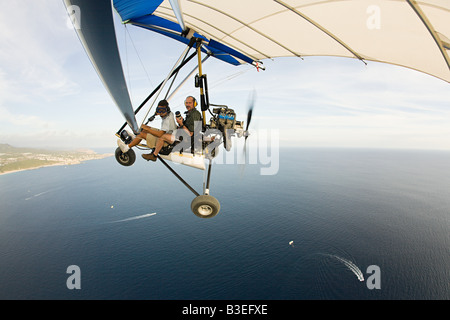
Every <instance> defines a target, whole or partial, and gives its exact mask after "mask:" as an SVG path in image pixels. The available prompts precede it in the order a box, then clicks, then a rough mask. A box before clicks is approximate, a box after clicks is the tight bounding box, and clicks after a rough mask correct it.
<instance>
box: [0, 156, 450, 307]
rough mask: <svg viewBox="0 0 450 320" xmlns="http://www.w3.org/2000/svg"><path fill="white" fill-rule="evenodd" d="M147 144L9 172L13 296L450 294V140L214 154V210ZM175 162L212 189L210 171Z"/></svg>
mask: <svg viewBox="0 0 450 320" xmlns="http://www.w3.org/2000/svg"><path fill="white" fill-rule="evenodd" d="M139 153H140V152H139V151H138V158H137V161H136V163H135V164H134V165H133V166H131V167H122V166H120V165H119V164H118V163H117V162H116V161H115V159H114V157H110V158H106V159H101V160H93V161H88V162H86V163H83V164H80V165H73V166H59V167H47V168H41V169H37V170H30V171H23V172H17V173H12V174H6V175H2V176H0V299H168V300H178V299H202V300H203V299H207V300H209V299H212V300H214V299H225V300H234V299H255V300H266V299H267V300H268V299H270V300H281V299H291V300H303V299H439V300H440V299H445V300H448V299H450V250H449V248H450V232H449V231H450V153H449V152H439V151H390V150H362V149H361V150H356V149H354V150H352V149H302V148H299V149H281V150H280V163H279V172H278V174H276V175H272V176H265V175H261V174H260V172H261V167H262V166H263V165H257V164H253V165H246V166H245V167H243V166H242V165H237V164H236V165H231V164H222V165H215V166H214V167H213V171H212V178H211V194H212V195H214V196H215V197H216V198H218V199H219V200H220V203H221V211H220V213H219V214H218V215H217V216H216V217H214V218H212V219H200V218H198V217H196V216H195V215H194V214H193V213H192V212H191V210H190V203H191V201H192V200H193V198H194V195H193V194H192V193H191V192H190V191H189V190H188V189H187V188H186V187H185V186H184V185H182V184H181V183H179V181H178V180H177V179H176V178H175V177H174V176H173V175H171V174H170V172H168V171H167V170H166V168H164V166H163V165H162V164H161V163H158V162H157V163H151V162H146V161H143V160H142V159H141V158H140V154H139ZM175 168H176V170H178V171H179V173H180V174H181V175H182V176H183V177H184V178H185V179H186V180H187V181H189V182H190V183H191V184H192V185H193V187H194V188H196V189H197V191H199V192H201V191H202V181H203V172H202V171H199V170H197V169H192V168H188V167H181V166H175ZM74 265H75V266H78V267H79V270H80V274H79V275H80V277H79V280H80V281H79V284H80V286H81V287H80V289H72V290H70V289H69V288H68V286H67V282H68V279H69V277H71V275H72V273H71V272H69V273H68V272H67V269H68V267H69V266H74ZM374 270H375V271H374Z"/></svg>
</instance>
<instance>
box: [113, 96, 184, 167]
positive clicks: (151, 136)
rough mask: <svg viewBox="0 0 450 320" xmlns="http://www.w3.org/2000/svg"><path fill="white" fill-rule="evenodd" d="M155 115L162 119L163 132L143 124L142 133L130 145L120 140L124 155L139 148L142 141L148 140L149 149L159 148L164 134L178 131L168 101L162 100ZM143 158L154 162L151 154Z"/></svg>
mask: <svg viewBox="0 0 450 320" xmlns="http://www.w3.org/2000/svg"><path fill="white" fill-rule="evenodd" d="M155 114H156V115H159V116H160V117H161V119H162V122H161V130H159V129H156V128H153V127H149V126H147V125H145V124H143V125H142V126H141V132H140V133H139V134H138V135H137V136H136V137H134V139H133V141H131V142H130V143H129V144H128V145H127V144H125V142H123V141H122V140H120V139H118V140H117V144H118V146H119V148H120V150H122V152H123V153H126V152H128V150H130V148H132V147H134V146H137V145H138V144H139V143H140V142H141V140H142V139H146V140H147V146H148V147H150V148H155V146H156V147H157V146H158V144H159V141H160V140H162V139H161V137H162V136H163V135H164V134H171V133H172V132H173V131H174V130H176V129H177V125H176V124H175V117H174V115H173V113H172V112H171V111H170V108H169V103H168V102H167V101H166V100H161V101H159V102H158V107H157V108H156V112H155ZM163 144H164V141H161V147H162V145H163ZM161 147H160V149H161ZM158 151H159V150H158ZM142 157H143V158H144V159H146V160H152V159H148V157H151V154H143V155H142ZM155 160H156V158H155ZM155 160H153V161H155Z"/></svg>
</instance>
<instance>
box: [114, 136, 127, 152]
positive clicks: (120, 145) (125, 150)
mask: <svg viewBox="0 0 450 320" xmlns="http://www.w3.org/2000/svg"><path fill="white" fill-rule="evenodd" d="M117 145H118V146H119V148H120V150H122V152H123V153H127V152H128V150H130V147H129V146H128V145H127V144H125V142H123V141H122V140H120V139H117Z"/></svg>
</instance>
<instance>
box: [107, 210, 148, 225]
mask: <svg viewBox="0 0 450 320" xmlns="http://www.w3.org/2000/svg"><path fill="white" fill-rule="evenodd" d="M155 214H156V212H154V213H147V214H144V215H142V216H136V217H131V218H127V219H122V220H117V221H111V222H109V223H118V222H126V221H132V220H139V219H144V218H148V217H151V216H154V215H155Z"/></svg>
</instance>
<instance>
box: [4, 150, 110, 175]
mask: <svg viewBox="0 0 450 320" xmlns="http://www.w3.org/2000/svg"><path fill="white" fill-rule="evenodd" d="M113 155H114V154H112V153H107V154H98V155H97V156H98V157H95V158H92V159H83V160H75V161H73V160H72V161H67V162H64V161H63V162H58V163H52V164H46V165H40V166H36V167H31V168H25V169H17V170H10V171H5V172H0V176H2V175H6V174H12V173H17V172H22V171H28V170H36V169H40V168H46V167H56V166H72V165H78V164H81V163H84V162H86V161H92V160H100V159H104V158H109V157H112V156H113Z"/></svg>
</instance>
